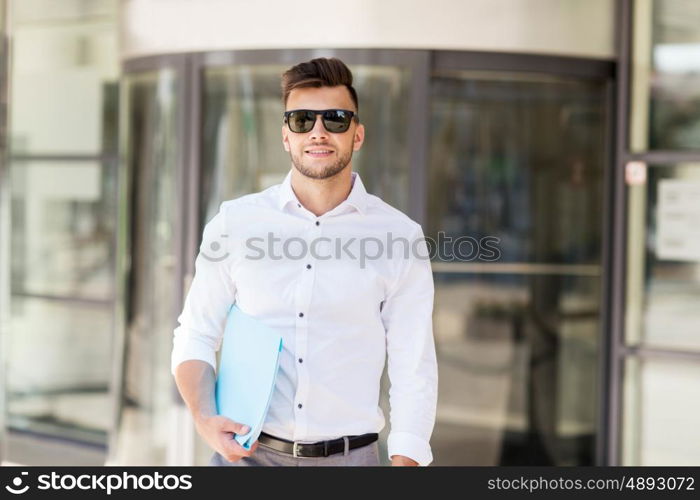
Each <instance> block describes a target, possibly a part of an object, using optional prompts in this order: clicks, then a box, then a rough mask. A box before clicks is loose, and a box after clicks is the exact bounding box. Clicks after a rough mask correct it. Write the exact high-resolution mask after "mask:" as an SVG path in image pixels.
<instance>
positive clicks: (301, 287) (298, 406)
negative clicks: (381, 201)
mask: <svg viewBox="0 0 700 500" xmlns="http://www.w3.org/2000/svg"><path fill="white" fill-rule="evenodd" d="M315 222H316V221H313V222H312V224H313V225H312V226H311V228H310V230H308V229H307V231H304V239H305V241H306V249H307V254H306V255H305V258H304V260H302V261H301V262H300V264H299V273H300V276H299V283H298V286H297V290H296V293H295V308H296V318H295V328H296V331H295V339H296V344H295V354H296V363H295V365H296V371H297V390H296V394H295V399H294V415H295V422H296V430H295V433H294V439H303V438H304V436H305V435H306V434H307V429H308V420H307V417H306V415H307V412H306V408H305V406H306V403H307V399H308V395H309V382H310V377H309V373H308V363H305V362H304V361H305V360H306V358H307V349H308V337H309V321H311V320H312V319H313V318H312V317H311V316H312V315H313V311H310V310H309V305H310V304H311V297H312V291H313V283H314V278H315V274H316V260H315V259H314V258H313V256H312V255H311V252H310V247H311V243H312V242H313V241H314V239H315V238H318V237H320V235H321V225H320V224H319V225H316V224H315Z"/></svg>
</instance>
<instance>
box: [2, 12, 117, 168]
mask: <svg viewBox="0 0 700 500" xmlns="http://www.w3.org/2000/svg"><path fill="white" fill-rule="evenodd" d="M117 3H118V2H116V1H114V0H111V1H100V2H65V1H63V2H51V1H46V0H22V1H15V2H12V5H13V7H16V9H14V10H16V12H14V11H13V14H14V15H13V20H12V26H13V28H12V29H13V32H12V51H13V67H12V71H11V73H10V75H11V79H12V82H11V85H12V113H11V116H10V118H11V120H12V122H11V125H10V129H11V134H10V144H11V146H10V149H11V152H12V154H13V155H18V154H23V155H26V154H91V155H97V154H100V153H103V152H108V153H115V152H116V141H115V139H116V126H117V115H116V110H117V96H118V91H117V80H118V77H119V66H118V64H119V57H118V54H119V52H118V45H117V30H116V29H115V25H116V19H117ZM59 5H60V8H59Z"/></svg>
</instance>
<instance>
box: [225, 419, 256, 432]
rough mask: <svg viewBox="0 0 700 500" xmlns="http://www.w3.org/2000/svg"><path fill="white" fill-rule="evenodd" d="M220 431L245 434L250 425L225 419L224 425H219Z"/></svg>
mask: <svg viewBox="0 0 700 500" xmlns="http://www.w3.org/2000/svg"><path fill="white" fill-rule="evenodd" d="M221 430H222V431H226V432H233V433H236V434H247V433H248V432H249V431H250V427H248V426H247V425H245V424H239V423H238V422H234V421H233V420H228V419H227V420H226V422H224V425H222V426H221Z"/></svg>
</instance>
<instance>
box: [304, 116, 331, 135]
mask: <svg viewBox="0 0 700 500" xmlns="http://www.w3.org/2000/svg"><path fill="white" fill-rule="evenodd" d="M309 133H310V134H311V135H310V136H309V138H310V139H316V140H318V139H327V138H328V131H327V130H326V127H324V126H323V118H322V116H321V115H316V121H315V122H314V128H312V129H311V132H309Z"/></svg>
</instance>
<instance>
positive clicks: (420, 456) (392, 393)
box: [381, 226, 438, 465]
mask: <svg viewBox="0 0 700 500" xmlns="http://www.w3.org/2000/svg"><path fill="white" fill-rule="evenodd" d="M414 241H418V244H414V245H412V247H411V248H412V251H411V252H409V256H408V260H407V261H406V262H405V263H404V265H403V266H402V271H401V273H400V276H399V278H398V279H397V280H396V283H395V284H394V286H393V287H392V289H391V290H390V291H389V293H388V295H387V298H386V300H385V303H384V305H383V307H382V310H381V315H382V321H383V323H384V328H385V329H386V341H387V355H388V361H387V362H388V366H387V372H388V375H389V381H390V388H389V404H390V422H391V429H390V433H389V438H388V443H387V447H388V452H389V457H391V456H392V455H403V456H406V457H408V458H411V459H413V460H415V461H416V462H418V464H419V465H428V464H429V463H431V462H432V461H433V455H432V452H431V449H430V436H431V435H432V432H433V427H434V425H435V413H436V407H437V384H438V375H437V360H436V356H435V342H434V339H433V321H432V316H433V298H434V285H433V274H432V270H431V267H430V259H429V258H428V249H427V245H426V243H425V239H424V237H423V231H422V229H421V227H420V226H417V228H416V229H415V230H414V234H413V236H412V237H411V242H414Z"/></svg>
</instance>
